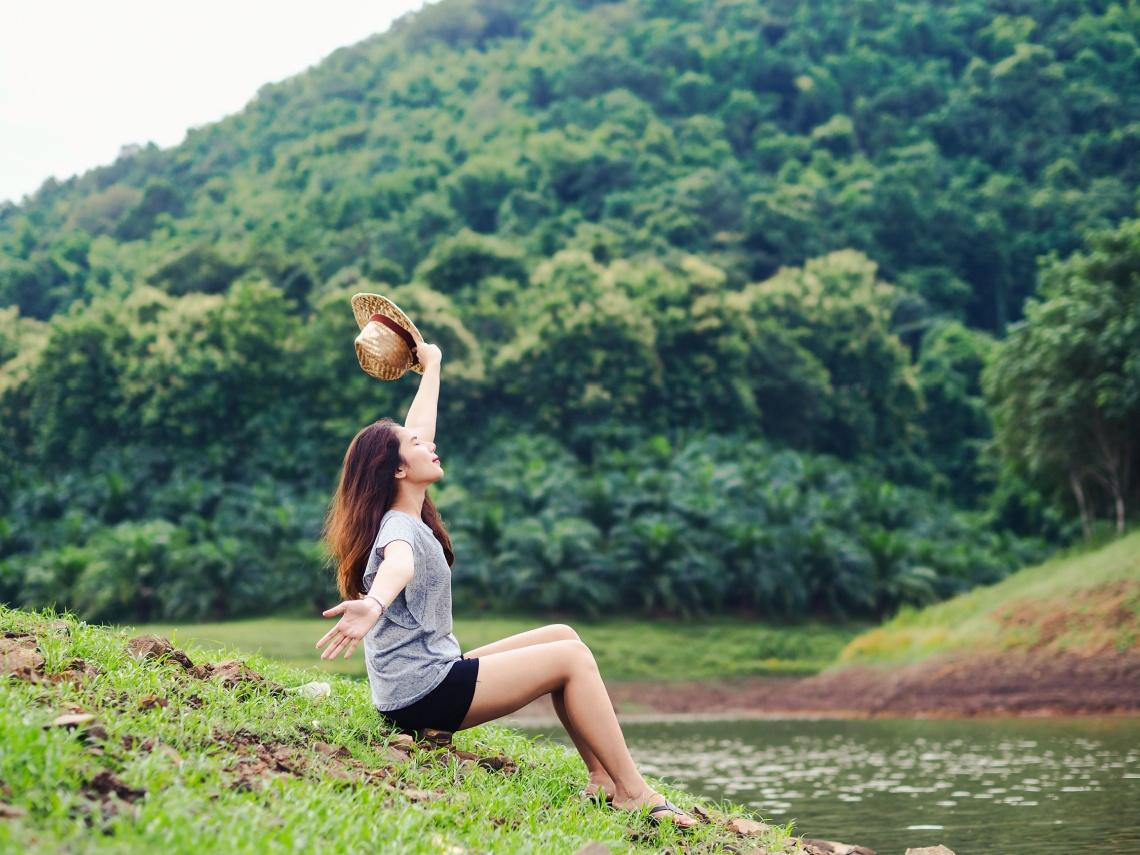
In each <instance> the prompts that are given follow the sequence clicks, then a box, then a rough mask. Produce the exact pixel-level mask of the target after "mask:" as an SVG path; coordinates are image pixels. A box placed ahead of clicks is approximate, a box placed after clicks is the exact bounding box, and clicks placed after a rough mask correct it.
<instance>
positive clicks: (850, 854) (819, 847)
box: [801, 837, 876, 855]
mask: <svg viewBox="0 0 1140 855" xmlns="http://www.w3.org/2000/svg"><path fill="white" fill-rule="evenodd" d="M801 842H802V843H803V845H804V848H805V849H807V850H808V852H809V853H811V851H812V850H813V849H814V850H815V852H816V853H818V855H876V853H875V850H874V849H868V848H867V847H866V846H852V845H851V844H850V843H836V842H835V841H834V840H813V839H811V838H809V837H804V838H803V839H802V841H801ZM813 855H814V853H813Z"/></svg>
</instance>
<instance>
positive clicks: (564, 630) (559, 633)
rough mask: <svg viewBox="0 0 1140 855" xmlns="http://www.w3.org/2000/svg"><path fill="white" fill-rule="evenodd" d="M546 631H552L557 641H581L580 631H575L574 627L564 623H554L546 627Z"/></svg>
mask: <svg viewBox="0 0 1140 855" xmlns="http://www.w3.org/2000/svg"><path fill="white" fill-rule="evenodd" d="M546 631H547V632H548V633H550V635H551V636H552V637H553V640H555V641H581V640H582V639H580V638H579V637H578V633H576V632H575V631H574V627H572V626H569V625H567V624H564V623H552V624H549V625H548V626H547V627H546Z"/></svg>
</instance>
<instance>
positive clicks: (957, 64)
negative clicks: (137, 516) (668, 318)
mask: <svg viewBox="0 0 1140 855" xmlns="http://www.w3.org/2000/svg"><path fill="white" fill-rule="evenodd" d="M1138 29H1140V13H1138V12H1137V9H1136V7H1135V5H1134V4H1118V3H1105V2H1092V0H1061V2H1050V3H1027V2H1018V0H1007V1H1006V2H981V0H967V1H966V2H955V3H941V2H921V1H920V2H912V3H895V2H887V0H861V2H850V0H810V2H803V0H757V2H740V0H627V2H622V3H606V4H595V3H590V2H583V0H578V2H566V0H563V2H553V0H539V2H532V0H466V2H462V1H461V0H443V2H440V3H437V4H435V5H432V6H430V7H428V8H427V9H426V10H424V11H423V12H422V13H420V14H417V15H412V16H408V17H406V18H404V19H402V20H401V21H400V22H398V23H397V25H396V26H395V27H394V28H393V31H392V32H390V33H389V34H386V35H383V36H379V37H375V38H372V39H370V40H368V41H365V42H363V43H361V44H359V45H356V46H353V47H350V48H345V49H343V50H340V51H338V52H336V53H335V54H334V55H332V56H331V57H330V58H329V59H327V60H326V61H325V62H324V63H322V64H321V65H319V66H318V67H316V68H314V69H312V70H311V71H309V72H307V73H305V74H302V75H299V76H297V77H295V78H292V79H290V80H287V81H285V82H283V83H280V84H274V85H269V86H266V87H264V88H263V89H262V90H261V91H260V92H259V93H258V96H257V97H256V98H255V99H254V100H253V101H252V102H251V103H250V105H249V106H248V107H247V109H245V110H244V111H243V112H241V113H240V114H237V115H235V116H232V117H230V118H227V119H225V120H224V121H221V122H218V123H217V124H213V125H210V126H206V127H203V128H199V129H196V130H194V131H192V132H190V134H189V135H188V137H187V139H186V141H185V142H184V143H183V144H182V145H180V146H178V147H177V148H174V149H170V150H166V151H161V150H157V149H155V148H153V147H150V148H147V149H143V150H139V151H135V152H133V153H130V154H125V155H124V156H123V157H121V158H120V160H119V161H118V162H116V163H115V164H114V165H113V166H110V167H107V168H103V169H98V170H95V171H93V172H90V173H88V174H87V175H85V176H83V177H82V178H80V179H76V180H69V181H67V182H64V183H62V184H55V183H54V182H49V183H48V184H47V185H45V186H44V187H43V188H42V189H41V190H40V191H39V192H38V193H37V194H36V195H35V196H34V197H32V198H31V200H30V201H28V202H27V204H25V205H23V206H20V207H17V208H8V209H7V210H5V211H4V213H3V231H2V235H0V241H2V242H0V247H2V250H3V254H4V265H3V270H2V271H0V305H10V304H16V305H19V306H20V308H21V311H22V313H23V314H25V315H27V316H31V317H37V318H45V317H47V316H48V315H50V314H51V313H53V312H55V311H58V310H59V309H61V308H63V307H66V305H67V304H68V303H69V302H70V301H71V300H72V299H75V298H77V297H83V296H87V295H89V294H91V293H92V292H94V291H96V290H98V289H99V287H100V286H104V285H106V284H108V282H109V281H111V280H114V279H115V278H116V277H117V276H121V277H124V278H126V279H128V280H130V279H135V280H138V281H142V280H144V279H149V280H151V281H154V282H156V283H159V284H160V285H161V286H163V287H165V288H167V289H168V290H171V291H175V292H179V293H181V292H185V291H199V290H201V291H214V290H220V289H224V288H225V287H226V285H227V284H228V283H229V281H231V280H232V278H233V277H234V276H235V275H236V274H238V273H239V272H241V271H244V270H247V269H249V268H251V267H258V268H260V269H261V270H262V271H263V272H264V273H266V274H268V275H270V276H271V277H272V278H273V279H274V280H275V281H277V282H279V283H280V284H283V285H285V286H287V288H288V290H289V291H290V293H291V294H292V295H294V296H297V297H303V296H305V295H306V293H307V292H308V291H309V290H310V289H312V288H314V287H316V288H320V287H321V285H322V284H323V283H325V282H327V281H329V280H330V279H332V278H334V277H336V275H337V274H338V273H340V274H342V276H343V275H346V273H347V271H349V270H358V271H359V272H361V273H363V274H364V275H366V276H370V277H371V278H373V279H376V280H378V281H385V282H404V281H408V280H410V279H412V278H419V279H425V280H426V281H428V282H429V283H430V284H432V285H433V286H435V287H436V288H437V289H438V290H440V291H443V292H444V293H447V294H448V295H449V296H463V290H464V287H465V286H472V285H474V284H475V283H476V282H477V281H478V277H479V274H481V273H485V272H489V271H487V270H484V269H482V268H480V267H478V266H476V267H475V268H473V269H468V268H467V267H463V266H462V265H458V264H453V265H450V266H448V265H443V269H439V268H440V264H439V263H436V264H431V263H428V264H426V266H425V262H430V261H431V260H434V261H436V262H441V261H443V260H445V259H447V255H446V252H445V250H446V243H447V240H446V239H447V238H448V237H449V236H451V235H453V234H455V233H456V232H457V231H458V230H460V229H462V228H469V229H471V230H472V231H473V232H475V233H477V234H484V235H494V236H496V237H499V238H501V239H503V240H505V241H508V242H509V244H510V248H511V249H513V250H515V251H518V252H520V253H522V254H523V256H524V258H525V259H526V260H527V262H532V261H533V260H535V259H538V258H542V257H546V256H549V255H551V254H553V253H554V252H555V251H557V250H559V249H563V248H567V247H580V248H583V249H587V250H589V251H590V252H592V253H593V254H594V256H595V258H599V259H600V260H602V259H608V258H619V257H641V256H645V255H651V256H652V257H654V258H658V259H663V260H664V259H674V260H675V259H677V258H679V257H680V256H682V255H683V254H685V253H696V254H699V255H701V256H703V257H705V258H707V259H708V260H709V261H710V262H712V263H714V264H716V265H717V266H718V267H719V268H721V269H722V270H724V271H725V273H726V274H727V276H728V279H729V281H730V282H731V283H735V284H737V285H739V284H742V283H744V282H749V281H758V280H761V279H764V278H766V277H768V276H769V275H771V274H772V273H773V272H774V271H775V270H776V268H777V266H779V265H798V264H800V263H802V262H803V261H804V260H806V259H808V258H812V257H815V256H819V255H822V254H823V253H825V252H826V251H828V250H832V249H838V248H846V247H851V248H855V249H859V250H861V251H863V252H865V253H866V254H867V255H869V256H870V257H871V258H873V259H874V260H875V261H876V262H877V263H878V264H879V265H880V267H881V271H882V273H883V275H884V277H885V278H886V279H888V280H889V281H891V282H894V283H895V284H897V285H899V286H900V287H901V288H903V289H904V291H905V292H906V293H907V294H908V295H910V296H912V297H913V302H914V304H913V305H911V306H908V311H909V312H911V313H912V314H914V315H915V316H916V317H922V316H926V315H929V314H951V315H955V316H959V317H962V318H964V319H966V320H968V321H969V323H970V324H971V325H972V326H980V327H984V328H987V329H991V330H1000V329H1001V327H1002V324H1003V323H1005V321H1006V320H1007V319H1008V318H1011V317H1016V316H1018V315H1019V313H1020V306H1021V303H1022V301H1023V299H1024V297H1025V296H1026V295H1027V294H1029V293H1031V290H1032V285H1033V278H1034V265H1035V259H1036V257H1037V256H1039V255H1042V254H1045V253H1048V252H1050V251H1056V252H1058V253H1060V254H1062V255H1064V254H1067V253H1069V252H1070V251H1072V250H1073V249H1074V248H1075V247H1076V246H1077V244H1078V241H1079V237H1080V234H1081V232H1082V230H1084V229H1086V228H1088V227H1089V226H1106V225H1111V224H1113V223H1115V222H1116V221H1117V220H1119V219H1121V218H1123V217H1126V216H1130V215H1134V213H1135V210H1136V202H1137V197H1136V192H1137V186H1138V184H1140V181H1138V178H1140V158H1138V157H1137V156H1136V153H1137V151H1140V124H1138V122H1140V50H1138V45H1137V32H1138ZM485 264H487V265H490V267H491V269H492V271H493V272H499V273H502V272H504V271H506V272H509V271H510V270H512V269H513V268H512V267H511V266H510V264H508V263H506V262H504V261H499V262H498V264H497V265H495V264H492V263H491V262H485Z"/></svg>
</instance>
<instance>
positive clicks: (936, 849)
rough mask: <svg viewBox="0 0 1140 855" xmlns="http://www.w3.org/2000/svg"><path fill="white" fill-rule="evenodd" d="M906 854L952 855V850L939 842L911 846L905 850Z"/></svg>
mask: <svg viewBox="0 0 1140 855" xmlns="http://www.w3.org/2000/svg"><path fill="white" fill-rule="evenodd" d="M906 855H954V852H953V851H952V850H950V849H947V848H946V847H945V846H943V845H942V844H941V843H939V844H938V845H937V846H919V847H917V848H916V847H913V846H912V847H911V848H909V849H907V850H906Z"/></svg>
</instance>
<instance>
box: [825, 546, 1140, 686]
mask: <svg viewBox="0 0 1140 855" xmlns="http://www.w3.org/2000/svg"><path fill="white" fill-rule="evenodd" d="M1138 646H1140V531H1137V532H1133V533H1131V534H1128V535H1125V536H1124V537H1121V538H1119V539H1118V540H1115V541H1113V542H1111V543H1109V544H1107V545H1105V546H1101V547H1096V548H1085V549H1079V550H1077V551H1073V552H1070V553H1068V554H1062V555H1058V556H1055V557H1054V558H1052V559H1051V560H1049V561H1047V562H1045V563H1044V564H1039V565H1037V566H1035V567H1028V568H1025V569H1024V570H1020V571H1018V572H1017V573H1015V574H1013V575H1012V576H1010V577H1008V578H1007V579H1004V580H1002V581H1001V582H999V583H997V584H995V585H989V586H986V587H982V588H975V589H974V590H972V591H970V592H968V593H966V594H962V595H961V596H958V597H955V598H953V599H951V600H947V601H945V602H943V603H939V604H937V605H933V606H930V607H928V608H925V609H921V610H919V609H905V610H903V611H902V612H900V613H899V614H898V615H897V616H896V617H895V618H893V619H892V620H890V621H888V622H886V623H884V624H883V625H882V626H880V627H877V628H875V629H871V630H869V631H867V632H865V633H863V634H862V635H860V636H858V637H857V638H855V639H853V640H852V641H851V642H850V643H849V644H848V645H847V646H846V647H845V648H844V649H843V651H842V653H841V654H840V657H839V661H840V663H841V664H849V663H854V662H866V663H883V664H897V663H907V662H915V661H919V660H921V659H925V658H927V657H929V656H932V655H934V654H941V653H957V652H969V653H984V652H995V653H1000V652H1009V651H1020V650H1038V651H1041V650H1044V651H1056V652H1070V653H1076V654H1079V655H1098V654H1104V653H1111V652H1113V651H1116V652H1125V651H1129V650H1133V649H1136V648H1137V647H1138Z"/></svg>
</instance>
